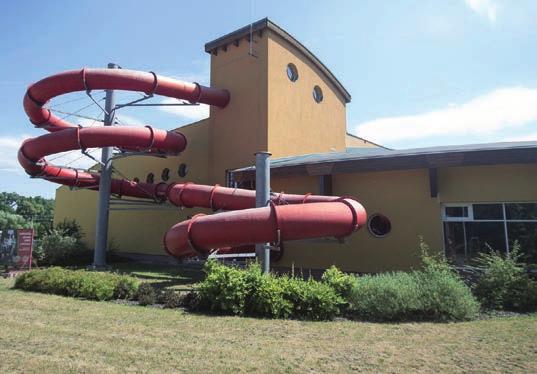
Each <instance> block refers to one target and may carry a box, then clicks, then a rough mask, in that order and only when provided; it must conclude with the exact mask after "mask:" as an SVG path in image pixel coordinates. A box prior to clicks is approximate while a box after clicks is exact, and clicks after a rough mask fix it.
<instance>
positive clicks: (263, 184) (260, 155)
mask: <svg viewBox="0 0 537 374" xmlns="http://www.w3.org/2000/svg"><path fill="white" fill-rule="evenodd" d="M270 156H271V154H270V153H269V152H257V153H256V154H255V206H256V208H260V207H264V206H267V205H268V204H269V202H270ZM255 253H256V256H257V258H258V259H259V258H260V259H261V263H262V265H263V272H264V273H265V274H268V273H269V272H270V245H269V243H260V244H256V245H255Z"/></svg>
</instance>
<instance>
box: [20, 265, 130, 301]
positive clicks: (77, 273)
mask: <svg viewBox="0 0 537 374" xmlns="http://www.w3.org/2000/svg"><path fill="white" fill-rule="evenodd" d="M138 286H139V281H138V280H137V279H136V278H133V277H129V276H125V275H118V274H113V273H99V272H91V271H85V270H68V269H63V268H59V267H52V268H48V269H42V270H32V271H29V272H27V273H23V274H21V275H20V276H19V277H17V279H16V281H15V288H18V289H21V290H25V291H34V292H43V293H50V294H55V295H62V296H72V297H79V298H84V299H90V300H114V299H133V298H135V297H136V293H137V291H138Z"/></svg>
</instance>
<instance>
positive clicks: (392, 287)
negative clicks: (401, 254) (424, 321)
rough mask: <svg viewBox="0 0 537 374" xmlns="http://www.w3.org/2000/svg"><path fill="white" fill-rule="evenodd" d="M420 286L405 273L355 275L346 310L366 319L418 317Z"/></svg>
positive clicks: (387, 319) (398, 319) (383, 319)
mask: <svg viewBox="0 0 537 374" xmlns="http://www.w3.org/2000/svg"><path fill="white" fill-rule="evenodd" d="M418 293H419V287H418V285H417V283H416V281H415V278H414V277H413V276H412V275H411V274H408V273H403V272H399V273H388V274H380V275H365V276H363V277H360V278H358V282H357V285H356V287H355V288H354V289H353V291H352V294H351V296H350V298H349V301H350V307H349V313H350V314H351V315H352V316H353V317H355V318H358V319H363V320H368V321H404V320H412V319H417V315H416V313H417V311H418V310H419V309H420V301H419V295H418Z"/></svg>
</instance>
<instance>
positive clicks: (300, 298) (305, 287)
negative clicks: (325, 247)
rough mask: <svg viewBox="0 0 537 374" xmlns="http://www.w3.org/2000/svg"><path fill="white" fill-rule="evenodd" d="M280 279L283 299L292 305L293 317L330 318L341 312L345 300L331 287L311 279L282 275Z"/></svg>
mask: <svg viewBox="0 0 537 374" xmlns="http://www.w3.org/2000/svg"><path fill="white" fill-rule="evenodd" d="M280 281H281V282H282V283H283V284H284V286H283V288H284V297H285V299H286V300H288V301H289V302H290V303H291V305H292V306H293V309H292V310H293V311H292V316H293V317H294V318H298V319H311V320H331V319H333V318H334V317H336V316H338V315H340V314H341V308H342V307H343V305H344V304H345V300H344V299H342V298H341V297H340V296H338V295H337V293H336V291H335V290H334V289H333V288H332V287H330V286H328V285H326V284H324V283H321V282H317V281H315V280H313V279H308V280H303V279H300V278H286V277H282V278H280Z"/></svg>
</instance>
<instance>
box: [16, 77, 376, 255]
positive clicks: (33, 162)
mask: <svg viewBox="0 0 537 374" xmlns="http://www.w3.org/2000/svg"><path fill="white" fill-rule="evenodd" d="M102 89H116V90H127V91H138V92H144V93H146V94H148V95H162V96H167V97H172V98H176V99H182V100H188V101H190V102H193V103H203V104H209V105H214V106H217V107H220V108H224V107H225V106H226V105H227V104H228V102H229V100H230V95H229V92H228V91H227V90H223V89H215V88H211V87H204V86H202V85H199V84H197V83H187V82H181V81H178V80H175V79H171V78H167V77H162V76H159V75H156V74H154V73H145V72H138V71H132V70H123V69H119V70H118V69H82V70H72V71H66V72H63V73H60V74H56V75H52V76H50V77H47V78H45V79H43V80H40V81H39V82H37V83H34V84H33V85H31V86H30V87H29V88H28V90H27V91H26V95H25V96H24V109H25V111H26V113H27V114H28V116H29V118H30V121H31V122H32V123H33V124H34V125H35V126H36V127H39V128H43V129H45V130H47V131H49V132H50V133H49V134H45V135H42V136H39V137H37V138H32V139H27V140H25V141H24V142H23V144H22V146H21V148H20V149H19V153H18V159H19V162H20V164H21V165H22V167H23V168H24V169H25V170H26V172H27V173H28V174H29V175H31V176H34V177H40V178H44V179H47V180H50V181H52V182H55V183H60V184H64V185H68V186H76V187H82V188H89V189H98V187H99V174H98V173H91V172H85V171H80V170H77V169H74V168H68V167H60V166H55V165H52V164H49V163H48V162H47V161H46V159H45V157H46V156H48V155H51V154H54V153H58V152H64V151H70V150H76V149H81V150H85V149H86V148H95V147H108V146H114V147H117V148H120V149H122V150H128V151H138V152H147V153H154V154H159V155H177V154H179V153H180V152H182V151H183V150H184V149H185V147H186V144H187V140H186V138H185V136H184V135H183V134H181V133H178V132H176V131H164V130H159V129H155V128H153V127H151V126H146V127H134V126H133V127H124V126H122V127H96V128H83V127H79V126H77V125H74V124H72V123H69V122H67V121H65V120H63V119H60V118H59V117H57V116H55V115H54V114H53V113H52V112H51V111H50V109H48V108H47V106H46V104H47V102H48V101H49V100H50V99H52V98H54V97H56V96H58V95H62V94H66V93H69V92H76V91H86V92H88V93H89V92H91V90H102ZM111 193H113V194H116V195H120V196H132V197H137V198H150V199H157V200H160V201H165V200H168V201H170V202H171V203H172V204H174V205H176V206H179V207H182V206H184V207H204V208H211V209H213V210H214V211H217V210H224V211H227V212H221V213H217V214H212V215H202V214H199V215H196V216H194V217H193V218H192V219H190V220H186V221H183V222H180V223H178V224H176V225H175V226H173V227H172V228H171V229H170V230H169V231H168V232H167V233H166V235H165V236H164V247H165V249H166V251H167V252H168V253H169V254H170V255H172V256H175V257H177V258H183V257H188V256H193V255H206V254H208V253H209V252H210V251H211V250H213V249H216V248H221V247H238V246H243V245H251V244H255V243H265V242H273V243H280V242H282V241H284V240H297V239H307V238H320V237H328V236H333V237H337V238H342V237H345V236H348V235H350V234H351V233H353V232H354V231H356V230H358V229H359V228H360V227H361V226H363V225H364V224H365V220H366V212H365V210H364V208H363V207H362V205H360V203H358V202H357V201H356V200H355V199H353V198H340V197H334V196H316V195H310V194H308V195H294V194H283V193H281V194H276V195H273V197H272V198H271V204H270V205H269V206H267V207H264V208H255V192H254V191H251V190H244V189H236V188H226V187H220V186H218V185H216V186H205V185H197V184H194V183H171V184H168V183H156V184H152V183H137V182H134V181H129V180H126V179H113V181H112V186H111Z"/></svg>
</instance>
